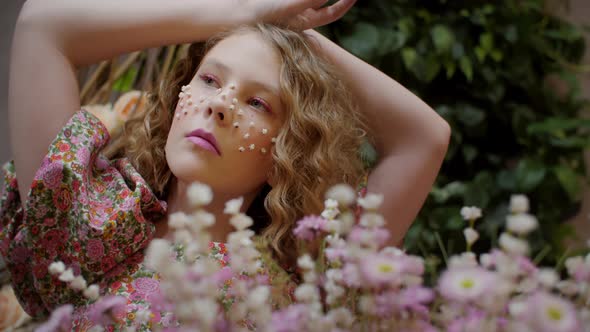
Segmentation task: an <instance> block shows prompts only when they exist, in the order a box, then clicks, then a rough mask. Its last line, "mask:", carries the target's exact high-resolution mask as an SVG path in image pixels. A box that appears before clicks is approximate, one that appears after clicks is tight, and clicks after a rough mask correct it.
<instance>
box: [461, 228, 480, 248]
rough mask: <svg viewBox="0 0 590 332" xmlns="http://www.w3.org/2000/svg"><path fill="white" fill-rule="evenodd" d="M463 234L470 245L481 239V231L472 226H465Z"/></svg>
mask: <svg viewBox="0 0 590 332" xmlns="http://www.w3.org/2000/svg"><path fill="white" fill-rule="evenodd" d="M463 235H464V236H465V241H467V244H468V245H472V244H473V243H474V242H475V241H477V239H479V233H478V232H477V231H476V230H475V229H473V228H471V227H467V228H465V229H464V230H463Z"/></svg>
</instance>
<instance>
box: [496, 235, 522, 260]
mask: <svg viewBox="0 0 590 332" xmlns="http://www.w3.org/2000/svg"><path fill="white" fill-rule="evenodd" d="M499 243H500V247H502V249H504V251H506V252H508V253H511V254H515V255H526V254H528V252H529V245H528V243H527V242H526V241H524V240H522V239H519V238H516V237H514V236H512V235H510V234H509V233H502V235H500V239H499Z"/></svg>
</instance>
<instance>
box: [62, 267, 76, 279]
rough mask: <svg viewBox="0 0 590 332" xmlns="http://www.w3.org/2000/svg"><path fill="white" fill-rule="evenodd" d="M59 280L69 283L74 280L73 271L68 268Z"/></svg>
mask: <svg viewBox="0 0 590 332" xmlns="http://www.w3.org/2000/svg"><path fill="white" fill-rule="evenodd" d="M59 280H61V281H63V282H70V281H72V280H74V271H73V270H72V268H68V269H67V270H65V271H63V272H62V273H61V274H60V275H59Z"/></svg>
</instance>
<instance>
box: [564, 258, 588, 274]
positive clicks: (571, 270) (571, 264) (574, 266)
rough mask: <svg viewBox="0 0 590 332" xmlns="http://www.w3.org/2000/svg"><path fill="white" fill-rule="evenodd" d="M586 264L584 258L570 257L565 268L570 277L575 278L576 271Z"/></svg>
mask: <svg viewBox="0 0 590 332" xmlns="http://www.w3.org/2000/svg"><path fill="white" fill-rule="evenodd" d="M583 264H584V258H583V257H582V256H574V257H569V258H568V259H566V260H565V267H566V269H567V273H568V274H569V275H570V276H574V274H575V273H576V271H577V270H578V269H579V268H580V267H581V266H582V265H583Z"/></svg>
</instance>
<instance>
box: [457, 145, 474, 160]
mask: <svg viewBox="0 0 590 332" xmlns="http://www.w3.org/2000/svg"><path fill="white" fill-rule="evenodd" d="M461 151H462V152H463V157H464V158H465V162H466V163H468V164H470V163H471V162H472V161H473V159H475V157H477V149H476V148H475V147H474V146H472V145H463V147H462V149H461Z"/></svg>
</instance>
